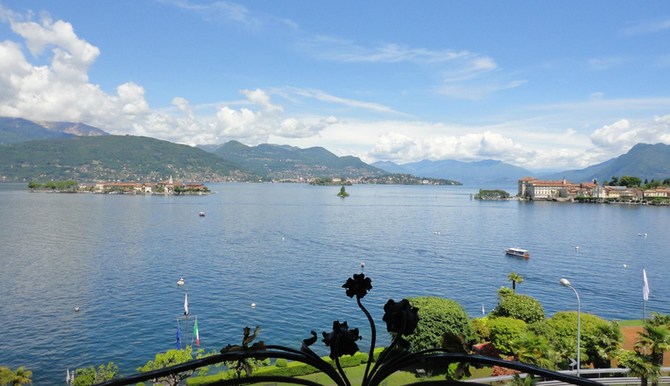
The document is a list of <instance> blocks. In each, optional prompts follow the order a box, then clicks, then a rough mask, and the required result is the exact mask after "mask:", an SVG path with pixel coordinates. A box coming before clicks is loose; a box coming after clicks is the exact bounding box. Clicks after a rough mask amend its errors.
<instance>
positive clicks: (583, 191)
mask: <svg viewBox="0 0 670 386" xmlns="http://www.w3.org/2000/svg"><path fill="white" fill-rule="evenodd" d="M625 177H628V176H624V177H622V178H621V180H624V178H625ZM631 178H632V179H634V180H637V181H638V182H637V184H634V185H636V186H628V185H626V184H623V185H622V186H610V185H608V184H606V183H603V185H598V183H597V181H595V180H594V181H593V182H581V183H579V184H577V183H574V182H570V181H567V180H566V179H565V178H564V179H563V180H560V181H543V180H539V179H537V178H533V177H525V178H522V179H520V180H519V184H518V188H519V190H518V193H517V197H519V198H520V199H524V200H530V201H563V202H593V203H630V204H652V205H668V203H670V187H667V186H662V185H659V184H653V183H652V184H645V185H644V186H643V187H640V186H639V179H638V178H635V177H631ZM652 182H653V181H652ZM649 185H651V186H649Z"/></svg>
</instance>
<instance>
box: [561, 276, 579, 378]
mask: <svg viewBox="0 0 670 386" xmlns="http://www.w3.org/2000/svg"><path fill="white" fill-rule="evenodd" d="M558 282H559V283H561V284H563V285H564V286H566V287H568V288H570V289H572V290H573V291H575V295H576V296H577V376H579V366H580V364H581V362H580V361H579V340H580V338H581V313H582V302H581V301H580V300H579V294H578V293H577V290H576V289H574V287H572V286H571V285H570V282H569V281H568V279H565V278H563V279H561V280H559V281H558Z"/></svg>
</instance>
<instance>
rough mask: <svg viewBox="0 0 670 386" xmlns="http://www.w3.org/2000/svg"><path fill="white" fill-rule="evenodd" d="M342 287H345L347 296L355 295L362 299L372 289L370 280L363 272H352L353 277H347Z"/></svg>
mask: <svg viewBox="0 0 670 386" xmlns="http://www.w3.org/2000/svg"><path fill="white" fill-rule="evenodd" d="M342 288H346V289H347V296H349V297H350V298H353V297H354V295H355V296H356V298H358V299H362V298H363V297H365V295H366V294H367V293H368V291H370V290H371V289H372V280H370V278H369V277H365V274H362V273H361V274H354V278H353V279H352V278H349V279H347V282H346V283H344V285H342Z"/></svg>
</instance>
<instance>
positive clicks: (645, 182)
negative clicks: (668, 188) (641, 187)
mask: <svg viewBox="0 0 670 386" xmlns="http://www.w3.org/2000/svg"><path fill="white" fill-rule="evenodd" d="M652 181H653V180H652ZM648 183H649V181H648V180H647V179H646V178H645V179H644V184H645V185H647V184H648Z"/></svg>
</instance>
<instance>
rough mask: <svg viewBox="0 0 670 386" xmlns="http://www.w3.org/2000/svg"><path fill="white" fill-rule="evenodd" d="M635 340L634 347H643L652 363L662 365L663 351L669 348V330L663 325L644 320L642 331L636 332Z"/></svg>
mask: <svg viewBox="0 0 670 386" xmlns="http://www.w3.org/2000/svg"><path fill="white" fill-rule="evenodd" d="M637 335H638V337H637V342H636V343H635V347H636V348H638V349H642V348H645V347H646V349H647V351H648V352H649V355H651V360H652V363H653V364H654V365H656V366H659V367H660V366H662V364H663V353H664V352H665V351H666V350H668V349H670V330H668V327H667V326H665V325H660V326H654V325H652V324H651V323H650V322H646V323H645V325H644V329H643V331H642V332H638V333H637Z"/></svg>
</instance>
